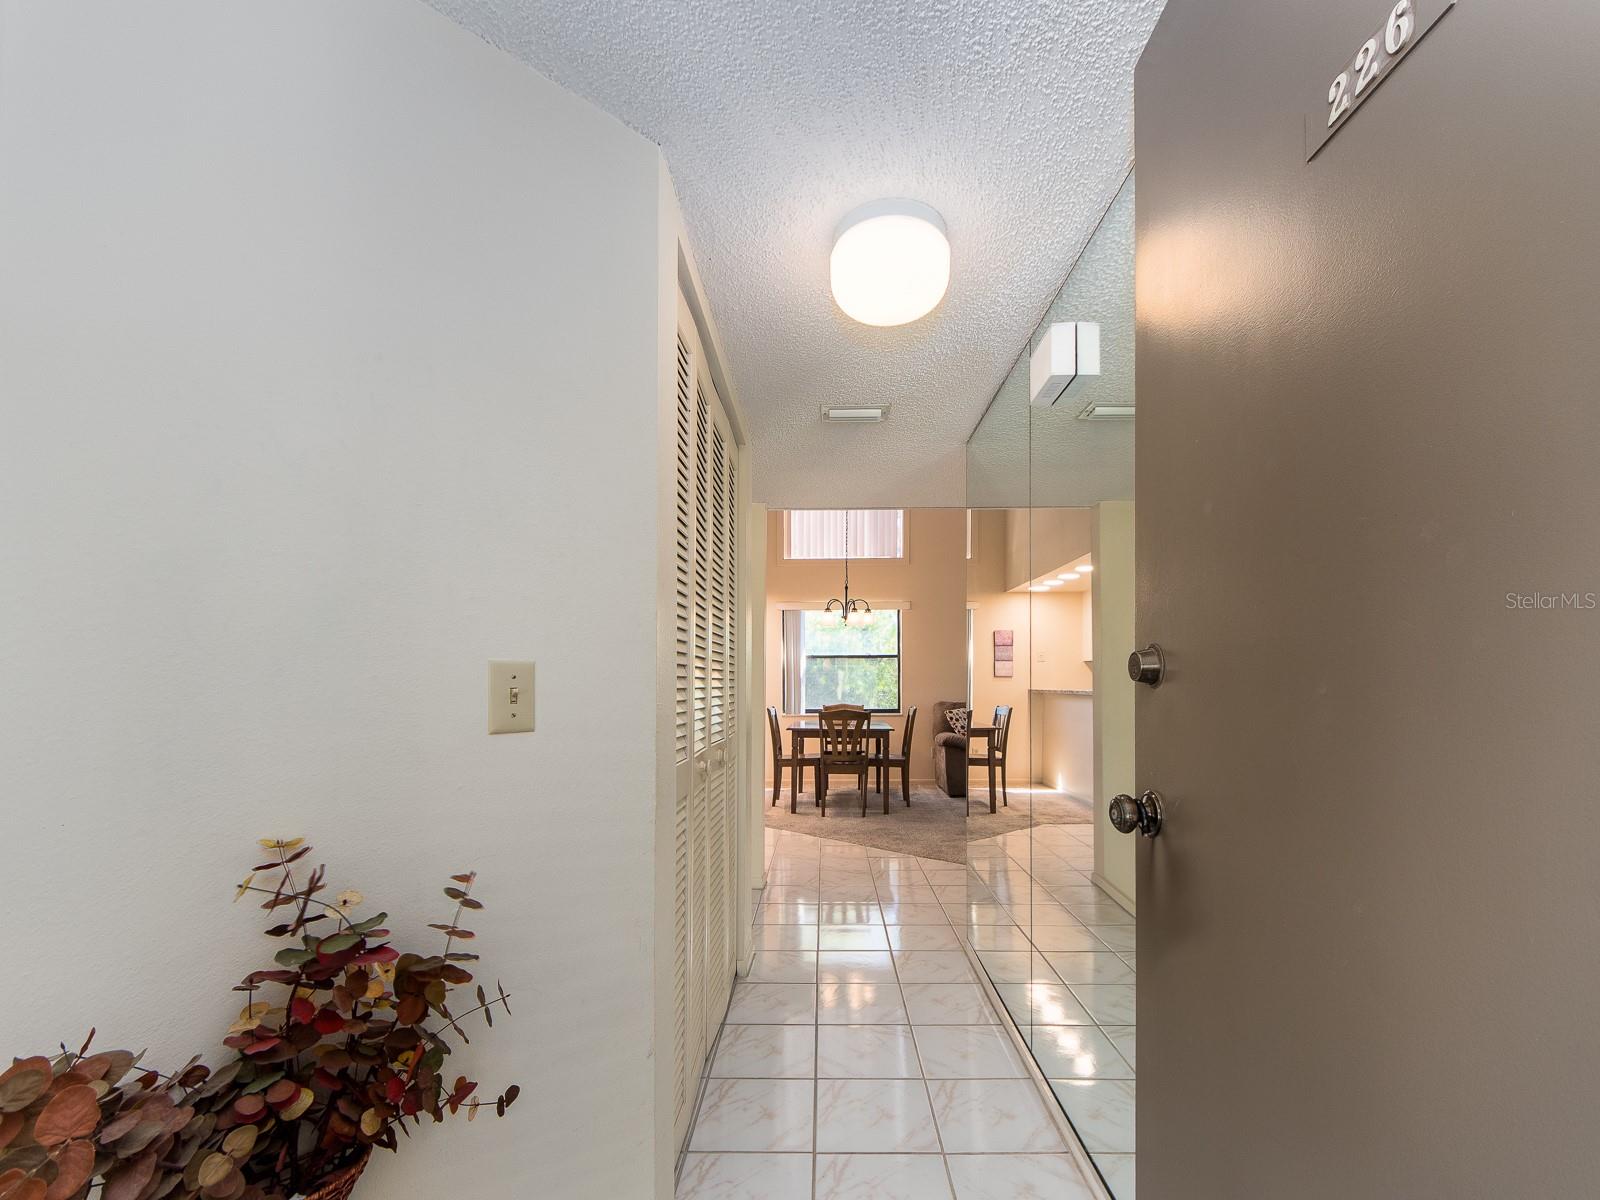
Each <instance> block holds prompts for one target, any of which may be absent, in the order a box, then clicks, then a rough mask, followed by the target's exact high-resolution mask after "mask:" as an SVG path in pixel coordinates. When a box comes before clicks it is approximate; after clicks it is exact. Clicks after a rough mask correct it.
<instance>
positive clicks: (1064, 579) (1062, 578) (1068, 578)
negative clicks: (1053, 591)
mask: <svg viewBox="0 0 1600 1200" xmlns="http://www.w3.org/2000/svg"><path fill="white" fill-rule="evenodd" d="M1082 578H1083V576H1082V575H1079V574H1078V573H1077V572H1076V571H1068V572H1067V573H1066V574H1065V575H1057V576H1056V582H1057V583H1071V582H1072V581H1073V580H1074V579H1082Z"/></svg>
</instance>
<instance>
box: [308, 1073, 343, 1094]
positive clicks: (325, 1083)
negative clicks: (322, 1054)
mask: <svg viewBox="0 0 1600 1200" xmlns="http://www.w3.org/2000/svg"><path fill="white" fill-rule="evenodd" d="M311 1084H312V1086H313V1087H319V1088H321V1089H322V1090H323V1091H325V1092H337V1091H338V1090H339V1089H340V1088H342V1087H344V1083H343V1082H342V1081H341V1080H340V1079H339V1077H338V1076H337V1075H335V1074H334V1073H333V1072H332V1071H325V1070H323V1069H322V1068H321V1067H318V1068H317V1069H316V1070H315V1071H313V1072H311Z"/></svg>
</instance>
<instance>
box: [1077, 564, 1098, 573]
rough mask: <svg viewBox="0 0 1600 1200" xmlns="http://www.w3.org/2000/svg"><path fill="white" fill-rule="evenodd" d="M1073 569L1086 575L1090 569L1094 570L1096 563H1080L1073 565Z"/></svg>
mask: <svg viewBox="0 0 1600 1200" xmlns="http://www.w3.org/2000/svg"><path fill="white" fill-rule="evenodd" d="M1072 569H1073V570H1074V571H1082V572H1083V573H1084V574H1085V575H1087V574H1088V573H1089V572H1090V571H1092V570H1094V564H1093V563H1079V564H1078V565H1077V566H1075V567H1073V568H1072Z"/></svg>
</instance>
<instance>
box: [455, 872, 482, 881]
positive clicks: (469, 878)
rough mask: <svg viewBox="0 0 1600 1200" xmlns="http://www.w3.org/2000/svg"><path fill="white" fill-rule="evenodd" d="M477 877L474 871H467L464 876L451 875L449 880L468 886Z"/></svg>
mask: <svg viewBox="0 0 1600 1200" xmlns="http://www.w3.org/2000/svg"><path fill="white" fill-rule="evenodd" d="M477 877H478V873H477V872H476V871H468V872H467V873H466V874H465V875H452V876H450V878H451V879H454V880H455V881H456V882H457V883H466V884H470V883H471V882H472V881H473V880H474V879H476V878H477Z"/></svg>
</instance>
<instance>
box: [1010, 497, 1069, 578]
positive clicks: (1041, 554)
mask: <svg viewBox="0 0 1600 1200" xmlns="http://www.w3.org/2000/svg"><path fill="white" fill-rule="evenodd" d="M1004 511H1005V513H1006V574H1005V579H1006V587H1008V588H1015V587H1021V586H1022V585H1023V584H1025V583H1027V582H1028V581H1029V580H1032V579H1037V578H1038V577H1039V576H1040V575H1043V574H1044V573H1045V572H1046V571H1054V570H1058V569H1059V568H1061V567H1064V566H1066V565H1067V564H1068V563H1070V562H1072V561H1073V560H1074V559H1078V558H1082V557H1083V556H1084V555H1085V554H1087V553H1089V541H1090V533H1089V511H1090V510H1089V509H1087V508H1032V509H1028V508H1012V509H1006V510H1004Z"/></svg>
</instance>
